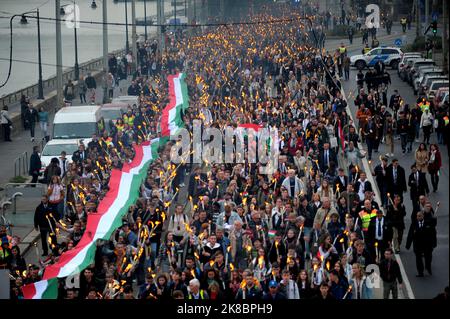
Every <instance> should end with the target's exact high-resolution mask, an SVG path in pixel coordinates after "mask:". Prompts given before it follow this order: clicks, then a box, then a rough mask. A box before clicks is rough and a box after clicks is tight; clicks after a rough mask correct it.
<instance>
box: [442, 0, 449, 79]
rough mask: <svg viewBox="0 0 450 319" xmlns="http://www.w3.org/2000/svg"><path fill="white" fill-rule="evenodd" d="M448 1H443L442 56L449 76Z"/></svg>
mask: <svg viewBox="0 0 450 319" xmlns="http://www.w3.org/2000/svg"><path fill="white" fill-rule="evenodd" d="M447 1H448V0H442V54H443V55H444V68H445V70H446V71H447V74H448V62H449V60H448V58H449V56H448V3H447Z"/></svg>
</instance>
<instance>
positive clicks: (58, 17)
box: [55, 0, 63, 108]
mask: <svg viewBox="0 0 450 319" xmlns="http://www.w3.org/2000/svg"><path fill="white" fill-rule="evenodd" d="M60 8H61V1H60V0H55V13H56V15H55V16H56V21H55V22H56V108H58V107H60V106H62V103H63V96H62V93H63V92H62V91H63V73H62V43H61V11H60Z"/></svg>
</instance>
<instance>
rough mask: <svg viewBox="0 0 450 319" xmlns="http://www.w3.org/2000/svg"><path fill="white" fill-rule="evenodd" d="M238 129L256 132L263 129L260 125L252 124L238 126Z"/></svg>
mask: <svg viewBox="0 0 450 319" xmlns="http://www.w3.org/2000/svg"><path fill="white" fill-rule="evenodd" d="M238 127H242V128H251V129H254V130H255V131H256V132H258V131H259V130H260V129H262V128H263V126H262V125H260V124H253V123H244V124H239V125H238Z"/></svg>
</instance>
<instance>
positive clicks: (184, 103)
mask: <svg viewBox="0 0 450 319" xmlns="http://www.w3.org/2000/svg"><path fill="white" fill-rule="evenodd" d="M185 77H186V75H185V74H184V73H178V74H176V75H169V76H168V77H167V80H168V82H169V104H167V106H166V107H165V108H164V109H163V111H162V116H161V135H162V136H170V135H175V134H176V133H177V131H178V130H179V129H180V128H182V127H183V126H184V124H183V117H182V111H184V110H186V109H187V108H188V107H189V96H188V89H187V84H186V82H185V81H184V78H185Z"/></svg>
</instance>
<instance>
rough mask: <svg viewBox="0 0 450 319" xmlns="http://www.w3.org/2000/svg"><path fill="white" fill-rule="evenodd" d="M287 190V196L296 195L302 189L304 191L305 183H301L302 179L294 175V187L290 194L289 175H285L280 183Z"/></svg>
mask: <svg viewBox="0 0 450 319" xmlns="http://www.w3.org/2000/svg"><path fill="white" fill-rule="evenodd" d="M282 185H283V186H284V187H285V188H286V189H287V191H288V194H289V196H291V197H296V196H297V195H298V194H299V193H301V192H302V191H303V193H305V184H303V182H302V180H301V179H300V178H298V177H297V176H295V188H294V194H291V183H290V181H289V177H286V178H285V179H284V181H283V184H282Z"/></svg>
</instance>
